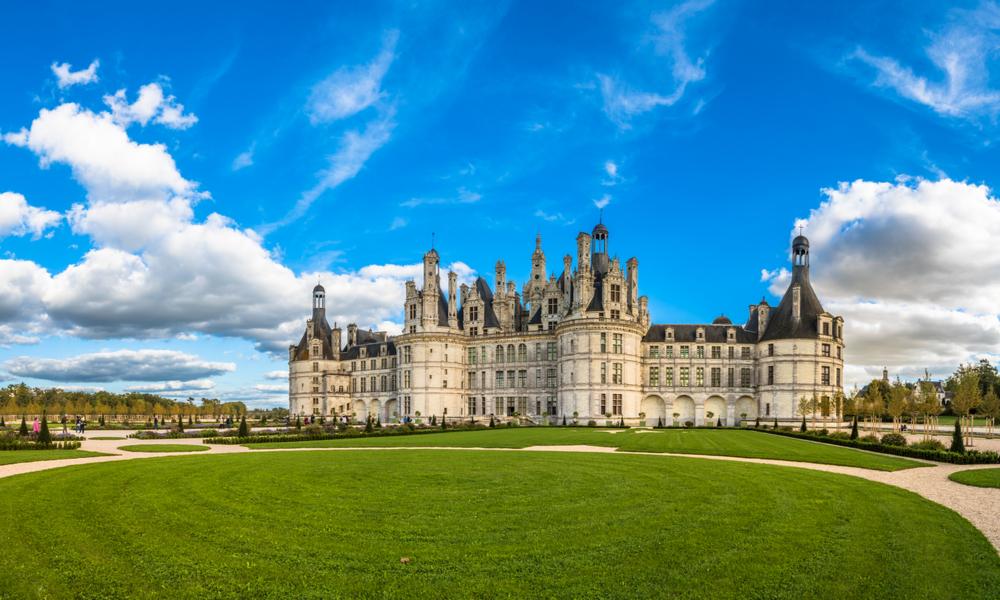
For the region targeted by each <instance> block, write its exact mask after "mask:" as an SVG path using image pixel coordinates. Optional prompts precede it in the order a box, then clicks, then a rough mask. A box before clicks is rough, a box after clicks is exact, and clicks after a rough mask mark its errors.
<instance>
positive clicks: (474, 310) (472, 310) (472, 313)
mask: <svg viewBox="0 0 1000 600" xmlns="http://www.w3.org/2000/svg"><path fill="white" fill-rule="evenodd" d="M478 320H479V307H478V306H470V307H469V321H478ZM470 414H473V415H474V414H476V413H475V412H472V413H470Z"/></svg>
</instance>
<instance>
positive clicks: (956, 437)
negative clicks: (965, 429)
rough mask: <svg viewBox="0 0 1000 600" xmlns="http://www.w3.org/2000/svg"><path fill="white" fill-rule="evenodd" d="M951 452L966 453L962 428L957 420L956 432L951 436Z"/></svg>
mask: <svg viewBox="0 0 1000 600" xmlns="http://www.w3.org/2000/svg"><path fill="white" fill-rule="evenodd" d="M951 451H952V452H965V440H963V439H962V426H961V425H959V424H958V419H955V432H954V433H953V434H952V436H951Z"/></svg>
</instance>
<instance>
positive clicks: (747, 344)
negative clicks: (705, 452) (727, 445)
mask: <svg viewBox="0 0 1000 600" xmlns="http://www.w3.org/2000/svg"><path fill="white" fill-rule="evenodd" d="M608 241H609V232H608V228H607V227H606V226H605V225H603V224H598V225H597V226H596V227H595V228H594V229H593V231H592V233H590V234H588V233H580V234H579V235H578V236H577V238H576V250H577V252H576V265H575V268H574V265H573V262H574V261H573V257H572V256H570V255H566V256H565V257H564V258H563V261H562V271H561V273H559V275H558V276H557V275H555V274H552V275H548V276H547V275H546V273H547V270H546V259H545V254H544V253H543V252H542V244H541V238H540V237H539V238H537V239H536V241H535V250H534V253H533V254H532V255H531V275H530V279H529V280H528V281H527V282H526V283H525V284H524V285H523V286H522V288H521V292H520V293H518V291H517V287H516V285H515V283H514V282H513V281H508V280H507V277H506V266H505V264H504V262H503V261H499V262H497V264H496V270H495V279H494V282H493V286H492V287H491V286H490V284H489V283H488V282H487V281H486V280H485V279H483V278H482V277H480V278H478V279H477V280H476V281H475V282H474V283H473V284H472V285H471V286H467V285H462V286H461V287H459V286H458V285H457V277H456V274H455V273H448V275H447V278H448V281H447V292H445V291H444V289H442V282H441V274H440V257H439V255H438V252H437V250H434V249H431V250H430V251H429V252H427V253H426V254H425V255H424V258H423V281H422V282H421V284H420V287H419V288H418V287H417V284H416V282H413V281H408V282H407V283H406V300H405V304H404V306H403V311H404V324H403V332H402V333H401V334H400V335H397V336H395V337H390V336H388V335H386V334H385V333H382V332H371V331H368V332H365V331H359V330H358V328H357V326H356V325H353V324H352V325H348V327H347V339H346V340H344V339H342V337H341V335H342V332H341V329H340V328H339V327H336V326H335V327H333V328H331V327H330V325H329V324H328V322H327V320H326V305H325V303H326V294H325V290H324V289H323V287H322V286H319V285H317V286H316V288H315V289H314V290H313V314H312V318H311V319H309V320H308V321H307V322H306V329H305V332H304V333H303V335H302V339H301V340H300V341H299V343H298V344H297V345H295V346H291V347H290V348H289V408H290V410H291V412H292V413H294V414H300V415H324V416H331V415H333V414H338V415H343V414H353V415H354V416H355V418H357V419H359V420H363V419H364V418H365V417H367V416H368V415H373V416H375V415H377V416H378V417H379V418H381V420H382V421H383V422H391V421H393V420H395V419H400V418H403V417H411V418H414V417H419V416H423V417H430V416H431V415H438V416H439V417H440V416H442V415H444V414H447V416H448V418H449V419H454V418H461V419H469V418H472V417H475V418H477V419H488V418H489V416H490V415H493V416H496V417H502V418H506V417H511V416H514V415H518V416H521V417H528V418H533V419H535V420H540V419H541V418H542V417H544V416H548V417H550V418H558V419H560V420H561V418H562V417H564V416H565V417H567V419H568V420H570V421H571V420H572V419H573V418H574V416H575V417H576V418H577V419H578V420H579V421H582V422H587V421H589V420H596V421H598V422H599V423H602V424H603V422H604V421H606V420H609V419H610V420H614V421H618V420H619V419H622V418H624V419H625V421H626V422H627V423H633V424H635V423H638V422H639V421H640V420H642V419H644V420H645V423H647V424H656V423H657V422H658V420H660V419H662V420H663V422H664V423H665V424H672V423H673V422H675V421H676V422H678V423H684V422H687V421H691V422H693V423H694V424H697V425H701V424H703V423H705V422H708V421H713V422H714V421H716V420H721V421H722V422H723V423H724V424H728V425H732V424H736V423H737V421H738V420H739V419H740V417H741V415H744V414H745V415H746V418H748V419H753V418H755V417H757V416H760V417H766V418H779V419H791V418H795V417H796V416H799V413H798V400H799V399H800V398H801V397H803V396H806V397H812V396H816V397H817V398H823V397H831V396H832V395H833V394H835V393H836V392H839V391H842V389H843V388H842V383H843V382H842V377H843V364H844V361H843V347H844V341H843V326H844V321H843V319H842V318H841V317H838V316H834V315H831V314H830V313H828V312H826V311H825V310H824V309H823V306H822V305H821V303H820V301H819V298H818V297H817V296H816V293H815V292H814V291H813V288H812V286H811V284H810V282H809V241H808V240H807V239H806V238H805V237H804V236H801V235H800V236H798V237H796V238H795V240H794V241H793V242H792V278H791V282H790V284H789V286H788V289H787V291H786V292H785V295H784V296H783V297H782V299H781V302H780V303H779V304H778V306H777V307H775V308H772V307H771V306H770V305H769V304H768V303H767V301H765V300H761V301H760V303H758V304H752V305H750V309H749V317H748V319H747V322H746V323H745V324H744V325H734V324H733V323H732V322H731V321H730V320H729V319H728V318H726V317H725V316H720V317H718V318H717V319H715V320H714V321H713V322H712V323H706V324H651V323H650V315H649V310H648V301H647V298H646V297H645V296H640V295H639V262H638V261H637V260H636V259H635V258H630V259H629V260H628V261H626V263H625V265H624V269H623V268H622V264H621V263H620V261H619V259H618V258H617V257H612V256H611V255H609V253H608ZM674 415H677V416H676V417H675V416H674Z"/></svg>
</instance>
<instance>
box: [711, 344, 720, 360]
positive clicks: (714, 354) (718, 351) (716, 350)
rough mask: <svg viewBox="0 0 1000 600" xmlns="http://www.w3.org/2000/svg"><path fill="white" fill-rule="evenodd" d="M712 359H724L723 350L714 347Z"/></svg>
mask: <svg viewBox="0 0 1000 600" xmlns="http://www.w3.org/2000/svg"><path fill="white" fill-rule="evenodd" d="M712 358H722V348H721V347H720V346H712Z"/></svg>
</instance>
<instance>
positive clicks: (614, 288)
mask: <svg viewBox="0 0 1000 600" xmlns="http://www.w3.org/2000/svg"><path fill="white" fill-rule="evenodd" d="M611 301H612V302H621V301H622V286H620V285H618V284H617V283H612V284H611Z"/></svg>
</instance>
